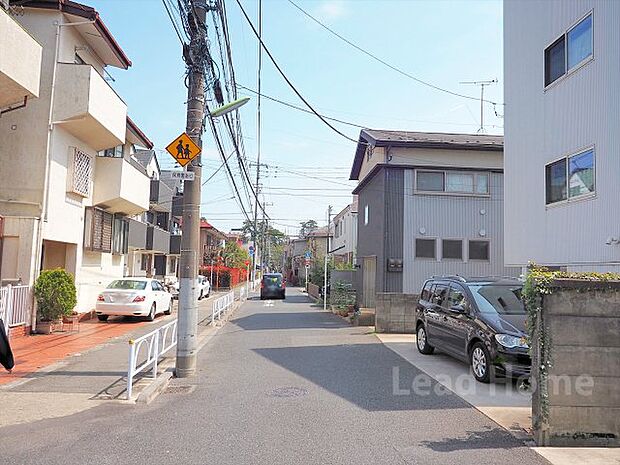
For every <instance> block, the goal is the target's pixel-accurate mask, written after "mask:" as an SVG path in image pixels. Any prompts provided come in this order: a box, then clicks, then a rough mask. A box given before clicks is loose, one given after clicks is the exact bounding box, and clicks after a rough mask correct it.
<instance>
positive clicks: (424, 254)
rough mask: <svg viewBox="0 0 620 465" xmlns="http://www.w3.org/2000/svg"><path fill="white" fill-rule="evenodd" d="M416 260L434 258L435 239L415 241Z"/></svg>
mask: <svg viewBox="0 0 620 465" xmlns="http://www.w3.org/2000/svg"><path fill="white" fill-rule="evenodd" d="M415 257H416V258H435V257H436V254H435V239H416V240H415Z"/></svg>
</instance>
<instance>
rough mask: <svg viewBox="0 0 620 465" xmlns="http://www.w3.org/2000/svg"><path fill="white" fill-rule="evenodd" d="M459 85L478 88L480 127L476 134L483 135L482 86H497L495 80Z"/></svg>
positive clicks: (467, 82)
mask: <svg viewBox="0 0 620 465" xmlns="http://www.w3.org/2000/svg"><path fill="white" fill-rule="evenodd" d="M459 84H467V85H472V86H480V127H479V128H478V131H476V133H477V134H484V133H485V132H486V131H485V130H484V86H490V85H491V84H497V78H495V79H493V80H491V81H464V82H460V83H459Z"/></svg>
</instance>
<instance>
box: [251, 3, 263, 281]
mask: <svg viewBox="0 0 620 465" xmlns="http://www.w3.org/2000/svg"><path fill="white" fill-rule="evenodd" d="M262 31H263V2H262V0H258V37H259V38H260V37H261V36H262ZM262 66H263V48H262V45H261V43H260V40H259V41H258V75H257V79H258V95H257V107H256V145H257V150H256V190H255V191H254V192H255V194H256V195H255V197H254V229H253V231H252V243H253V244H254V254H253V255H252V281H254V280H255V279H256V254H257V252H258V250H257V247H256V221H257V219H258V189H259V182H260V135H261V130H260V97H261V72H262ZM263 213H264V211H263ZM261 254H262V249H261Z"/></svg>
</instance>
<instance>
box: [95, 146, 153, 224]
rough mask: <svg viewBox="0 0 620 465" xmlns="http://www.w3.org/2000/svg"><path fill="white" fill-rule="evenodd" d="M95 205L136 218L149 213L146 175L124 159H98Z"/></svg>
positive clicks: (147, 178) (148, 182)
mask: <svg viewBox="0 0 620 465" xmlns="http://www.w3.org/2000/svg"><path fill="white" fill-rule="evenodd" d="M96 159H97V160H96V168H95V189H94V194H93V203H94V204H95V205H99V206H101V207H102V208H106V210H107V211H109V212H113V213H124V214H125V215H135V214H138V213H141V212H143V211H146V210H148V209H149V184H150V182H151V180H150V179H149V177H148V176H147V175H146V173H145V172H143V171H141V170H139V169H138V168H137V167H136V166H134V165H133V164H131V163H130V162H128V161H127V160H126V159H124V158H112V157H96Z"/></svg>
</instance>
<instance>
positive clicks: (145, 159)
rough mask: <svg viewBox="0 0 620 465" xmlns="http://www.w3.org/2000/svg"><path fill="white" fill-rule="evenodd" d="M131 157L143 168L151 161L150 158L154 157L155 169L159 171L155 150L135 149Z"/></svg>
mask: <svg viewBox="0 0 620 465" xmlns="http://www.w3.org/2000/svg"><path fill="white" fill-rule="evenodd" d="M133 157H134V158H135V159H136V160H137V161H138V163H140V164H141V165H142V167H143V168H145V169H146V167H147V166H149V163H151V160H152V159H153V157H154V158H155V163H156V164H157V171H158V172H160V169H159V161H157V157H156V156H155V150H136V152H135V153H134V154H133Z"/></svg>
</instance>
